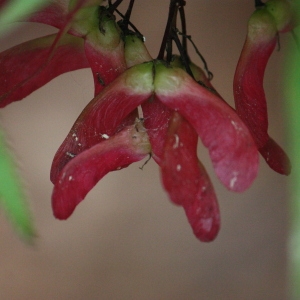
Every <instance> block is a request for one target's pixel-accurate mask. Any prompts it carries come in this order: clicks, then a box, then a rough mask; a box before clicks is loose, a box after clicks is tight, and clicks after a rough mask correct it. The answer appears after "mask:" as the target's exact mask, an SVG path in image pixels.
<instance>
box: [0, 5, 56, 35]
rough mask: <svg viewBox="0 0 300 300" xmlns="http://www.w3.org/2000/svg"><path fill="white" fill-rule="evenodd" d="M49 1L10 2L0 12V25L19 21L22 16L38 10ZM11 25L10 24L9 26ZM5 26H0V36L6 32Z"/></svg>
mask: <svg viewBox="0 0 300 300" xmlns="http://www.w3.org/2000/svg"><path fill="white" fill-rule="evenodd" d="M49 1H50V0H10V1H7V2H8V3H7V4H6V5H5V6H4V7H3V9H1V11H0V22H1V23H0V25H3V24H7V23H9V24H10V23H12V22H16V21H18V20H20V19H21V18H22V17H23V16H25V15H27V14H29V13H31V12H33V11H35V10H38V9H40V8H42V7H43V6H45V5H46V4H47V3H49ZM10 25H12V24H10ZM7 30H8V27H7V26H4V27H3V26H0V35H2V34H3V33H4V31H7Z"/></svg>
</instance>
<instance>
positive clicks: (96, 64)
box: [85, 37, 127, 96]
mask: <svg viewBox="0 0 300 300" xmlns="http://www.w3.org/2000/svg"><path fill="white" fill-rule="evenodd" d="M98 48H100V47H98ZM98 48H97V46H94V45H93V43H90V41H89V40H88V37H87V40H85V54H86V57H87V59H88V61H89V63H90V67H91V69H92V73H93V77H94V85H95V91H94V95H95V96H96V95H98V94H99V93H100V92H101V91H102V90H103V88H104V87H105V86H107V85H108V84H110V83H111V82H112V81H113V80H114V79H116V78H117V77H118V76H119V75H120V74H122V73H123V72H124V71H125V70H126V68H127V67H126V63H125V57H124V45H123V42H122V41H120V43H119V45H118V46H117V47H116V48H113V49H105V48H102V47H101V48H102V49H98Z"/></svg>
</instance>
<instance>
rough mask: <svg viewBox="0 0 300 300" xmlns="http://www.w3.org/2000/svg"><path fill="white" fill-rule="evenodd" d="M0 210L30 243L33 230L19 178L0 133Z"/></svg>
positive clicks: (33, 234) (33, 233)
mask: <svg viewBox="0 0 300 300" xmlns="http://www.w3.org/2000/svg"><path fill="white" fill-rule="evenodd" d="M0 208H1V209H3V210H4V212H5V213H6V214H7V217H8V219H9V220H10V221H11V223H12V224H13V226H14V228H15V230H16V231H17V232H18V233H19V235H20V236H21V237H22V238H24V239H25V240H26V241H28V242H32V239H33V237H34V236H35V230H34V226H33V222H32V218H31V214H30V210H29V207H28V205H27V203H26V201H25V196H24V192H23V188H22V185H21V183H20V178H19V177H18V175H17V172H16V169H15V165H14V160H13V158H12V156H11V155H10V153H9V150H8V148H7V147H6V145H5V141H4V135H3V133H1V132H0Z"/></svg>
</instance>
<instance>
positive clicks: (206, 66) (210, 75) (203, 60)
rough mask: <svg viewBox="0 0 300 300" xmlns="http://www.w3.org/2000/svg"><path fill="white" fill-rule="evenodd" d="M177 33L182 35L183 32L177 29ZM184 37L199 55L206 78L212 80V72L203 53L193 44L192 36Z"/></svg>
mask: <svg viewBox="0 0 300 300" xmlns="http://www.w3.org/2000/svg"><path fill="white" fill-rule="evenodd" d="M178 34H181V35H183V33H182V32H179V31H178ZM186 38H187V39H188V40H189V41H190V42H191V44H192V45H193V47H194V49H195V51H196V53H197V54H198V56H199V57H200V59H201V61H202V63H203V67H204V70H205V71H206V73H207V77H208V80H209V81H210V80H212V79H213V77H214V75H213V73H212V72H211V71H209V69H208V65H207V62H206V60H205V58H204V56H203V55H202V54H201V53H200V51H199V50H198V48H197V46H196V45H195V43H194V42H193V40H192V37H191V36H190V35H186Z"/></svg>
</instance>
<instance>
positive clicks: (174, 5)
mask: <svg viewBox="0 0 300 300" xmlns="http://www.w3.org/2000/svg"><path fill="white" fill-rule="evenodd" d="M178 1H179V0H170V6H169V15H168V20H167V24H166V29H165V33H164V36H163V40H162V42H161V46H160V49H159V53H158V56H157V59H158V60H163V59H164V53H165V50H166V47H167V43H168V42H169V39H170V32H171V27H172V22H173V19H174V14H175V13H176V10H177V4H178Z"/></svg>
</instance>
